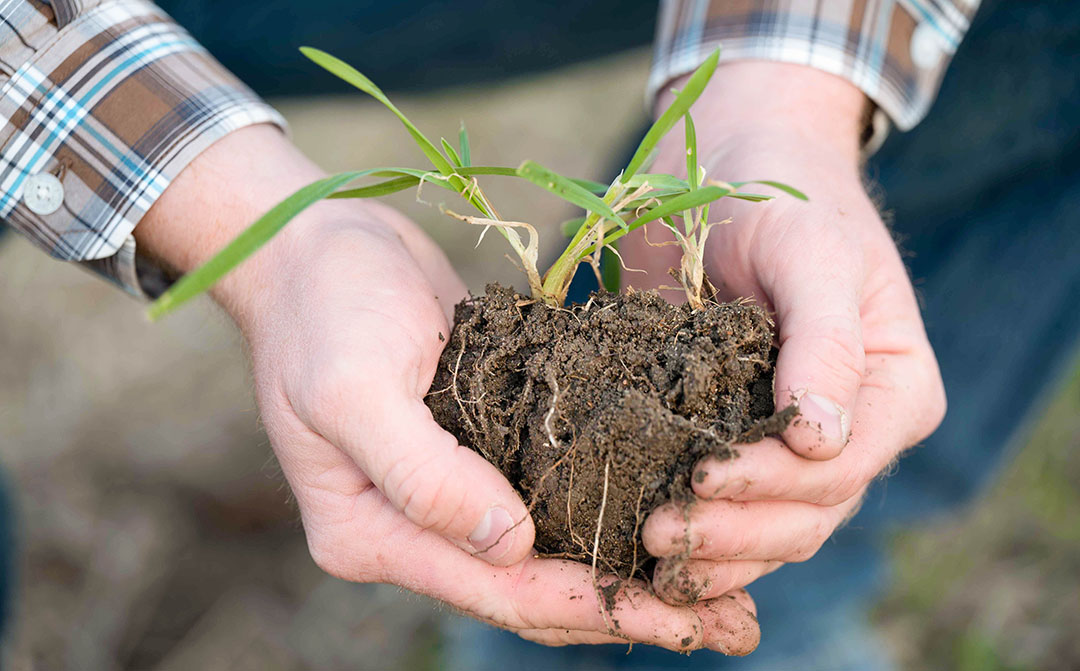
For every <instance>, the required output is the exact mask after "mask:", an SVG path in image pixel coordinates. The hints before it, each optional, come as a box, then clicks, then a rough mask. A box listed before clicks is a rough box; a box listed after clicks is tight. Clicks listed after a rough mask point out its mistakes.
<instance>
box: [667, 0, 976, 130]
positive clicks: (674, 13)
mask: <svg viewBox="0 0 1080 671" xmlns="http://www.w3.org/2000/svg"><path fill="white" fill-rule="evenodd" d="M978 5H979V0H661V3H660V23H659V27H658V30H657V39H656V55H655V59H654V61H653V70H652V75H651V77H650V79H649V94H650V97H651V96H652V95H655V93H656V92H657V91H658V90H660V89H661V88H662V87H663V86H665V85H666V84H667V83H668V82H670V81H671V80H672V79H675V78H676V77H678V76H680V75H683V74H686V73H688V72H691V71H692V70H693V69H694V68H696V67H697V66H698V64H700V63H701V61H702V60H704V58H705V57H706V56H707V55H708V54H709V52H711V51H712V50H713V49H715V48H716V47H717V46H720V45H721V44H722V51H721V55H720V58H721V62H723V61H737V60H766V61H783V62H786V63H798V64H801V65H809V66H811V67H814V68H817V69H820V70H824V71H826V72H830V73H832V74H835V75H839V76H840V77H844V78H845V79H848V80H849V81H851V82H852V83H853V84H855V85H856V86H858V87H859V88H860V89H861V90H862V91H863V92H864V93H865V94H866V95H867V97H869V98H870V99H871V100H872V101H874V103H876V105H877V107H878V110H879V112H884V114H885V115H887V116H888V119H889V120H891V121H892V122H893V123H894V124H896V126H897V127H898V128H900V129H901V130H908V129H910V128H912V127H913V126H915V124H917V123H918V122H919V121H920V120H922V118H923V117H924V116H925V115H926V112H927V110H928V109H929V108H930V105H931V103H933V101H934V97H935V96H936V95H937V90H938V86H939V85H940V84H941V79H942V77H943V76H944V74H945V69H946V67H948V64H949V61H950V60H951V58H952V55H953V53H954V52H955V51H956V47H957V46H958V45H959V44H960V40H961V39H962V38H963V36H964V33H965V32H966V31H967V28H968V24H969V22H970V20H971V17H972V15H973V14H974V13H975V10H976V9H977V8H978ZM874 127H875V128H874V130H875V137H874V138H872V139H871V144H877V143H880V141H881V140H882V139H883V137H884V135H885V132H886V131H887V128H888V122H887V121H886V118H885V116H884V115H882V114H880V113H879V114H878V115H877V118H876V119H875V123H874Z"/></svg>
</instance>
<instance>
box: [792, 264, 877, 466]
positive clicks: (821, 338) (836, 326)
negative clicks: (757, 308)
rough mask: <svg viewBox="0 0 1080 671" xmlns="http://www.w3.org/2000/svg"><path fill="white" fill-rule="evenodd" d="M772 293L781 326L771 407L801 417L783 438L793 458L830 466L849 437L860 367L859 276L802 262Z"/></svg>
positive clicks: (844, 268) (845, 267)
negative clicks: (795, 407) (827, 461)
mask: <svg viewBox="0 0 1080 671" xmlns="http://www.w3.org/2000/svg"><path fill="white" fill-rule="evenodd" d="M802 258H803V259H804V261H811V263H800V264H799V265H800V266H801V267H800V268H799V269H797V271H795V272H792V270H791V269H787V271H786V273H785V275H784V276H783V278H780V279H779V281H778V282H777V283H776V285H774V287H773V291H772V292H771V293H772V299H773V304H774V306H775V307H776V312H777V318H778V322H779V326H780V354H779V357H778V359H777V362H776V378H775V390H776V407H777V408H786V407H788V406H789V405H792V404H793V403H794V404H797V405H798V408H799V417H798V418H797V419H796V420H795V421H794V422H793V423H792V425H791V426H790V427H788V429H787V430H786V431H785V432H784V434H783V438H784V442H785V443H787V445H788V447H789V448H791V450H792V451H794V452H795V453H797V454H799V455H800V456H803V457H806V458H808V459H831V458H833V457H835V456H837V455H838V454H840V452H841V451H842V450H843V449H844V446H845V445H846V444H847V441H848V436H849V434H850V431H851V416H852V411H853V407H854V405H855V397H856V395H857V393H858V390H859V384H860V383H861V381H862V375H863V370H864V366H865V358H866V355H865V352H864V351H863V341H862V329H861V326H860V319H859V298H860V296H859V287H860V280H859V272H858V270H857V269H856V268H854V267H853V264H846V263H835V262H822V260H821V259H818V260H816V261H814V260H813V259H812V256H804V257H802Z"/></svg>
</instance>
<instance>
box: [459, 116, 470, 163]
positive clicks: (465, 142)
mask: <svg viewBox="0 0 1080 671" xmlns="http://www.w3.org/2000/svg"><path fill="white" fill-rule="evenodd" d="M458 142H459V143H461V165H462V166H464V167H466V168H468V167H469V166H471V165H472V149H470V148H469V131H467V130H465V122H464V121H462V122H461V130H459V131H458Z"/></svg>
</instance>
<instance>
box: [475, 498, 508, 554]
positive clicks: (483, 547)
mask: <svg viewBox="0 0 1080 671" xmlns="http://www.w3.org/2000/svg"><path fill="white" fill-rule="evenodd" d="M513 526H514V518H512V517H510V513H508V512H506V511H505V510H503V509H502V508H499V507H498V506H494V507H492V508H491V509H489V510H488V511H487V514H486V515H484V519H482V520H480V524H477V525H476V528H475V529H473V530H472V533H471V534H469V543H470V544H472V546H473V549H474V550H476V553H477V554H478V555H481V556H483V557H485V558H486V559H499V558H500V557H502V556H503V555H505V554H506V553H507V552H508V551H509V550H510V548H511V547H512V546H513V545H514V532H513V531H512V530H511V527H513Z"/></svg>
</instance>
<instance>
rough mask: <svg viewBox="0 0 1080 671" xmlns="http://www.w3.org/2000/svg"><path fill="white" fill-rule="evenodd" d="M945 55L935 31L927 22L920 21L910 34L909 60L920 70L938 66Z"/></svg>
mask: <svg viewBox="0 0 1080 671" xmlns="http://www.w3.org/2000/svg"><path fill="white" fill-rule="evenodd" d="M944 55H945V52H944V50H943V49H942V46H941V40H940V38H939V37H938V34H937V31H936V30H935V29H934V27H933V26H931V25H930V24H929V23H920V24H919V25H918V26H916V27H915V32H913V33H912V34H911V62H912V63H914V64H915V67H917V68H919V69H921V70H930V69H933V68H935V67H937V66H938V64H939V63H940V62H941V57H942V56H944Z"/></svg>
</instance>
